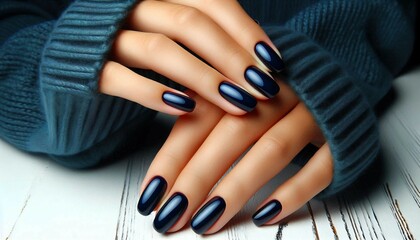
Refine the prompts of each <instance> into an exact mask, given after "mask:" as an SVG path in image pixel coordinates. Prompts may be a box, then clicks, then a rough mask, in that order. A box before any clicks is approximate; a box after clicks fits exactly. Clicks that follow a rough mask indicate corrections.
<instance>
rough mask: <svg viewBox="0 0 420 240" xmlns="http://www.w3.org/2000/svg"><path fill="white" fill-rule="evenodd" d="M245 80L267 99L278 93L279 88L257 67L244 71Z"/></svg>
mask: <svg viewBox="0 0 420 240" xmlns="http://www.w3.org/2000/svg"><path fill="white" fill-rule="evenodd" d="M245 79H246V80H247V81H248V82H249V84H251V85H252V86H253V87H254V88H256V89H257V90H258V91H259V92H261V93H262V94H263V95H264V96H266V97H268V98H273V97H274V96H276V94H277V93H278V92H279V91H280V87H279V85H278V84H277V83H276V82H275V81H274V79H273V78H272V77H270V76H269V75H267V74H266V73H265V72H263V71H261V70H260V69H258V68H257V67H254V66H251V67H248V68H247V69H246V70H245Z"/></svg>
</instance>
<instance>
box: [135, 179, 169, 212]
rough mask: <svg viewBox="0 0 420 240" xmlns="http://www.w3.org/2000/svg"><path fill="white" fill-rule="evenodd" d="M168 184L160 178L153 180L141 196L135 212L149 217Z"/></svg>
mask: <svg viewBox="0 0 420 240" xmlns="http://www.w3.org/2000/svg"><path fill="white" fill-rule="evenodd" d="M167 186H168V184H167V183H166V180H165V179H164V178H162V177H159V176H157V177H155V178H153V179H152V180H151V181H150V183H149V184H148V185H147V187H146V188H145V189H144V191H143V193H142V194H141V197H140V200H139V203H138V205H137V210H138V211H139V213H140V214H141V215H144V216H147V215H149V214H150V213H151V212H152V211H153V209H155V207H156V206H157V205H158V203H159V201H160V200H161V198H162V197H163V195H164V194H165V191H166V187H167Z"/></svg>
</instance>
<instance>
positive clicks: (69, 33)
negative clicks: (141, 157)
mask: <svg viewBox="0 0 420 240" xmlns="http://www.w3.org/2000/svg"><path fill="white" fill-rule="evenodd" d="M48 2H49V4H48ZM53 2H54V1H44V0H37V1H28V2H25V3H22V2H21V1H8V2H7V4H3V3H2V6H1V7H0V18H1V19H2V20H1V23H0V24H1V26H2V30H1V34H2V35H1V42H0V43H1V46H0V62H1V64H0V123H1V124H0V137H2V138H3V139H4V140H6V141H7V142H9V143H11V144H13V145H14V146H16V147H18V148H20V149H22V150H25V151H29V152H36V153H46V154H49V155H50V156H52V157H54V158H55V159H56V160H57V161H59V162H61V163H62V164H64V165H67V166H70V167H88V166H92V165H95V164H97V163H98V162H100V161H101V160H102V159H103V158H105V157H107V156H108V155H109V154H111V153H112V152H114V151H115V150H116V149H117V148H119V147H120V146H121V145H123V144H124V141H125V140H126V139H127V136H126V135H127V134H128V133H130V132H133V129H138V128H139V127H140V126H142V125H144V124H145V122H147V121H148V120H150V119H151V118H152V117H153V115H154V112H153V111H151V110H149V109H146V108H144V107H141V106H138V105H137V104H135V103H132V102H129V101H126V100H123V99H119V98H116V97H110V96H105V95H101V94H99V93H98V92H97V88H98V78H99V74H100V71H101V68H102V66H103V63H104V60H105V59H106V55H107V53H108V51H109V49H110V47H111V45H112V43H113V39H114V36H115V34H116V32H117V30H118V29H119V26H120V25H121V22H122V21H123V20H124V18H125V17H126V15H127V14H128V12H129V11H130V9H131V7H132V6H133V5H134V3H135V2H136V1H134V0H115V1H108V0H77V1H74V2H71V3H70V4H69V3H67V2H66V1H61V2H62V3H60V4H56V3H53ZM55 2H60V1H55Z"/></svg>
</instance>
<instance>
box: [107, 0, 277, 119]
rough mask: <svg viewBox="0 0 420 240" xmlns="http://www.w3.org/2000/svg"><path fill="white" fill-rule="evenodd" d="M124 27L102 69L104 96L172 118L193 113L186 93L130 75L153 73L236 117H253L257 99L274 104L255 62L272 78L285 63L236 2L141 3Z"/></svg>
mask: <svg viewBox="0 0 420 240" xmlns="http://www.w3.org/2000/svg"><path fill="white" fill-rule="evenodd" d="M126 25H127V30H121V31H120V33H119V34H118V36H117V37H116V40H115V44H114V47H113V50H112V52H111V61H109V62H107V63H106V64H105V66H104V68H103V72H102V75H101V78H100V83H99V90H100V91H101V92H102V93H106V94H109V95H113V96H119V97H122V98H125V99H128V100H131V101H134V102H137V103H139V104H141V105H143V106H146V107H148V108H152V109H155V110H157V111H161V112H165V113H168V114H173V115H182V114H184V113H186V112H190V111H192V110H193V109H194V106H195V102H194V101H193V100H192V99H191V98H190V97H188V96H187V95H185V94H184V93H182V92H179V91H177V90H174V89H172V88H169V87H167V86H164V85H162V84H160V83H157V82H156V81H153V80H151V79H148V78H146V77H144V76H140V75H138V74H136V73H134V72H133V71H131V70H130V69H129V67H133V68H141V69H147V70H153V71H155V72H157V73H159V74H161V75H164V76H166V77H167V78H169V79H171V80H173V81H175V82H177V83H179V84H181V85H183V86H185V87H187V88H189V89H191V90H193V91H194V92H196V93H198V94H199V95H200V96H201V97H203V98H204V99H206V100H207V101H209V102H211V103H213V104H214V105H216V106H218V107H220V108H221V109H223V110H225V111H226V112H228V113H231V114H235V115H241V114H244V113H245V112H249V111H251V110H253V109H254V108H255V105H256V103H257V101H256V99H255V98H257V99H267V98H272V97H274V96H275V95H276V94H277V93H278V91H279V87H278V85H277V84H276V82H275V81H274V80H273V78H272V77H271V76H270V75H269V73H268V71H267V68H266V67H264V66H263V65H262V64H261V61H263V62H264V63H265V65H266V66H268V67H269V68H270V69H271V70H273V71H280V70H281V69H282V68H283V62H282V60H281V59H280V57H279V55H278V52H276V51H274V50H273V49H275V48H274V45H273V44H272V43H271V41H270V40H269V38H268V37H267V36H266V34H265V33H264V32H263V31H262V29H261V28H260V27H259V26H258V25H257V24H256V23H255V21H253V19H251V18H250V17H249V16H248V15H247V14H246V13H245V11H244V10H243V9H242V8H241V6H240V5H239V4H238V3H237V1H234V0H224V1H204V0H201V1H197V0H194V1H192V0H164V1H140V3H138V5H136V7H135V8H134V9H133V11H132V13H131V15H130V16H129V18H128V20H127V23H126ZM178 43H179V44H182V45H183V46H185V47H187V48H188V49H190V50H191V51H193V52H194V53H195V54H197V55H198V56H199V57H200V58H201V59H203V60H204V61H203V60H200V59H199V58H198V57H196V56H194V55H193V54H191V53H190V52H188V51H187V50H186V49H184V48H182V47H181V46H180V45H179V44H178ZM206 62H207V63H208V64H209V65H208V64H207V63H206ZM238 86H241V87H238ZM243 89H245V90H246V91H244V90H243ZM247 92H249V93H250V94H251V95H250V94H249V93H247ZM254 97H255V98H254Z"/></svg>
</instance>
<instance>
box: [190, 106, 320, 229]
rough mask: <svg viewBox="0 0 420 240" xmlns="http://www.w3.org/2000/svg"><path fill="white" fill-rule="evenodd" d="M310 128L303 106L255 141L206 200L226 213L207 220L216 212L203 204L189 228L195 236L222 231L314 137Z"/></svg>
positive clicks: (298, 107)
mask: <svg viewBox="0 0 420 240" xmlns="http://www.w3.org/2000/svg"><path fill="white" fill-rule="evenodd" d="M314 126H315V127H316V125H315V123H314V121H313V119H312V117H311V115H310V113H309V112H308V111H307V109H306V107H305V106H304V104H303V103H300V104H299V105H298V106H296V107H295V108H294V109H293V110H292V111H291V112H290V113H288V114H287V115H286V116H285V117H284V118H282V119H281V120H280V121H278V123H276V124H275V125H274V126H273V127H272V128H270V130H269V131H267V132H266V133H265V134H264V135H263V136H262V137H261V138H260V139H259V140H258V142H257V143H256V144H255V145H254V146H253V147H252V148H251V150H250V151H249V152H248V153H247V154H246V155H245V156H244V158H242V160H241V161H240V162H239V163H238V165H236V166H235V168H234V169H233V170H232V171H231V172H230V173H229V174H228V175H227V176H226V177H225V178H224V179H223V180H222V182H221V183H220V184H219V185H218V186H217V188H216V189H215V190H214V191H213V192H212V194H211V196H210V197H209V199H214V197H217V199H218V200H217V201H219V202H224V203H225V204H226V210H225V211H224V212H223V213H222V214H223V215H221V217H220V219H219V220H218V219H215V218H211V216H216V215H214V213H217V212H216V211H210V210H208V206H209V204H206V205H205V206H204V207H202V208H201V210H200V211H199V212H198V213H197V214H196V215H195V216H194V218H193V220H192V223H191V226H192V228H193V229H194V230H195V231H196V232H197V233H199V234H203V233H205V232H207V231H208V233H214V232H216V231H218V230H219V229H220V228H222V227H223V226H224V225H225V224H226V223H227V222H228V221H229V220H230V219H231V218H232V217H233V216H234V215H235V214H236V213H237V212H238V211H239V210H240V209H241V208H242V207H243V206H244V205H245V203H246V202H247V201H248V200H249V199H250V198H251V197H252V196H253V195H254V194H255V193H256V192H257V191H258V190H259V189H260V188H261V187H262V186H263V185H264V184H266V183H267V182H268V181H269V180H270V179H271V178H273V177H274V176H276V175H277V174H278V173H279V172H280V171H281V170H282V169H283V168H284V167H285V166H287V165H288V164H289V163H290V161H291V160H292V159H293V158H294V156H296V154H297V153H298V152H299V151H300V150H301V149H302V148H303V147H304V146H306V145H307V144H308V143H309V141H310V139H311V138H312V137H313V136H314V135H315V133H316V130H314V129H316V128H314ZM218 214H221V213H218ZM205 216H208V217H205ZM216 221H217V222H216ZM214 223H215V224H214ZM212 226H213V227H212Z"/></svg>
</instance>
